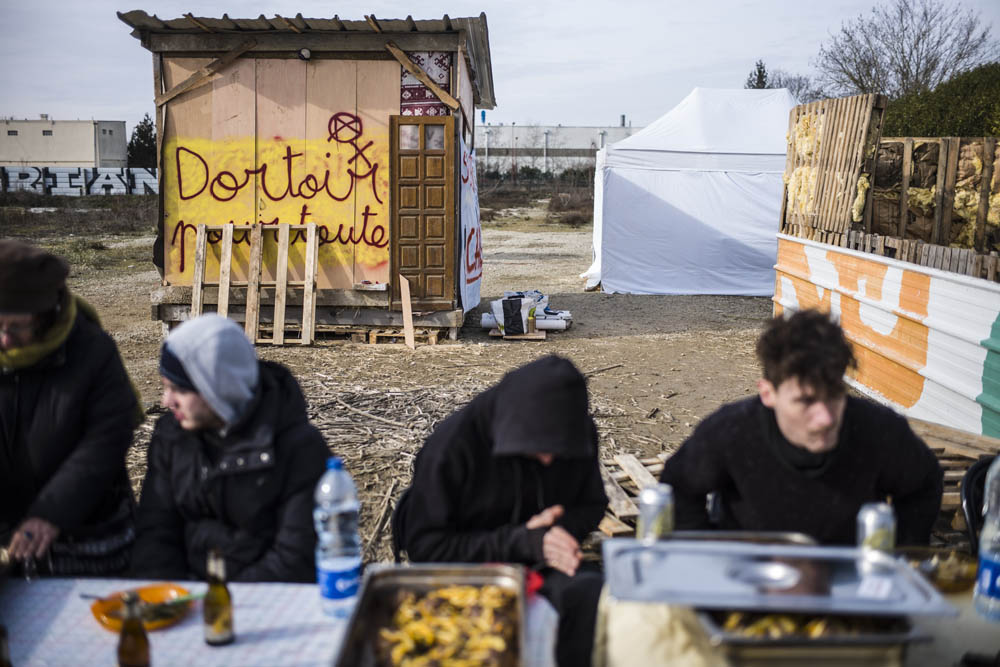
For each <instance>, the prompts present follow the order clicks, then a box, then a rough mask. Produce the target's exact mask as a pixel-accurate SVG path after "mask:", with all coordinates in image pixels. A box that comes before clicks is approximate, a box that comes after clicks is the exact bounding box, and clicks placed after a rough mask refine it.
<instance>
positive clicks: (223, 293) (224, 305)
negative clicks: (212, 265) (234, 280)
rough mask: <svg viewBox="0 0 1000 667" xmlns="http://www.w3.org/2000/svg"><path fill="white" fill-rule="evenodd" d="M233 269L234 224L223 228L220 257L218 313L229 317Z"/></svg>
mask: <svg viewBox="0 0 1000 667" xmlns="http://www.w3.org/2000/svg"><path fill="white" fill-rule="evenodd" d="M232 269H233V223H229V224H228V225H225V226H224V227H223V228H222V250H221V254H220V255H219V298H218V307H217V308H216V312H218V313H219V315H222V316H223V317H228V316H229V281H230V277H231V274H232Z"/></svg>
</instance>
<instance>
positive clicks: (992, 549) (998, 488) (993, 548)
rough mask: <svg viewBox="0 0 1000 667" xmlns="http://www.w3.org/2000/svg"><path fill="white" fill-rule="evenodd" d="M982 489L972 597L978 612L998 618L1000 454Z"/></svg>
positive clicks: (999, 590) (989, 617) (993, 618)
mask: <svg viewBox="0 0 1000 667" xmlns="http://www.w3.org/2000/svg"><path fill="white" fill-rule="evenodd" d="M983 491H984V493H983V514H984V517H983V529H982V530H981V531H980V533H979V575H978V577H977V578H976V592H975V594H974V596H975V603H976V611H978V612H979V613H980V615H982V616H983V617H984V618H988V619H990V620H991V621H1000V456H997V457H996V458H995V459H994V460H993V463H992V464H991V465H990V469H989V471H988V472H987V473H986V487H985V488H984V489H983Z"/></svg>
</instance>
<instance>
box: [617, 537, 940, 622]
mask: <svg viewBox="0 0 1000 667" xmlns="http://www.w3.org/2000/svg"><path fill="white" fill-rule="evenodd" d="M603 549H604V570H605V575H606V577H607V581H608V586H609V588H610V591H611V595H613V596H614V597H616V598H618V599H621V600H637V601H645V602H669V603H672V604H683V605H688V606H692V607H698V608H702V609H741V610H767V611H789V612H801V613H824V614H858V615H891V616H906V615H929V616H957V615H958V611H957V610H956V609H955V608H954V607H953V606H952V605H950V604H949V603H948V602H947V601H945V600H944V599H943V598H942V597H941V596H940V595H939V594H938V593H937V591H935V590H934V588H933V587H932V586H931V585H930V584H929V583H928V582H927V581H925V580H924V579H923V577H921V576H920V575H919V574H918V573H917V572H916V571H914V570H913V569H912V568H911V567H910V566H909V565H908V564H907V563H905V562H903V561H901V560H896V559H894V558H893V557H892V556H890V555H888V554H885V553H882V552H874V553H872V552H863V551H861V550H858V549H855V548H853V547H819V546H795V545H762V544H748V543H745V542H704V541H686V540H666V541H659V542H656V543H655V544H652V545H644V544H642V543H641V542H639V541H638V540H633V539H608V540H605V541H604V545H603Z"/></svg>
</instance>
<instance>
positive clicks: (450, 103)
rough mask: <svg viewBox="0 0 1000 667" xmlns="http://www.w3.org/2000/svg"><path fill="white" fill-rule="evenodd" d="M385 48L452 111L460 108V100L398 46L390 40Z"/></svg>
mask: <svg viewBox="0 0 1000 667" xmlns="http://www.w3.org/2000/svg"><path fill="white" fill-rule="evenodd" d="M385 48H386V50H387V51H388V52H389V53H391V54H392V57H393V58H395V59H396V61H397V62H399V64H400V65H402V66H403V69H405V70H406V71H407V72H409V73H410V74H412V75H413V76H414V77H416V79H417V80H418V81H419V82H420V83H422V84H424V85H425V86H426V87H427V89H428V90H429V91H431V92H432V93H434V95H435V96H436V97H437V98H438V99H439V100H441V101H442V102H443V103H444V105H445V106H447V107H448V108H449V109H451V110H452V111H455V110H457V109H458V107H459V106H460V105H459V103H458V100H456V99H455V98H454V97H452V96H451V95H449V94H448V92H447V91H445V90H443V89H442V88H441V86H439V85H437V84H436V83H434V81H432V80H431V78H430V77H429V76H427V73H426V72H425V71H424V70H422V69H420V67H418V66H417V65H416V64H415V63H414V62H413V61H412V60H410V58H409V57H408V56H407V55H406V54H405V53H404V52H403V51H402V50H401V49H400V48H399V47H398V46H396V45H395V44H394V43H393V42H391V41H389V42H386V43H385Z"/></svg>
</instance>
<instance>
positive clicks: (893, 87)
mask: <svg viewBox="0 0 1000 667" xmlns="http://www.w3.org/2000/svg"><path fill="white" fill-rule="evenodd" d="M997 54H998V48H997V44H996V43H995V42H994V41H992V40H991V39H990V31H989V25H986V26H984V25H982V22H981V21H980V18H979V14H978V13H976V12H973V11H972V10H965V11H962V9H961V8H957V7H956V6H955V5H954V4H953V3H951V2H946V1H943V0H888V1H887V2H885V3H883V4H880V5H877V6H875V7H873V8H872V10H871V14H870V15H867V16H865V15H861V16H858V17H856V18H855V19H853V20H851V21H848V22H847V23H844V24H842V25H841V27H840V32H839V33H837V34H835V35H831V36H830V40H829V41H828V42H827V43H825V44H823V45H821V46H820V50H819V55H818V56H817V57H816V62H815V67H816V69H817V70H818V71H819V77H818V82H819V84H820V87H821V88H822V89H823V90H824V91H825V92H826V93H828V94H830V95H837V96H840V95H857V94H860V93H885V94H887V95H889V97H891V98H898V97H901V96H903V95H907V94H910V93H916V92H921V91H926V90H932V89H934V87H935V86H937V85H938V84H939V83H941V82H943V81H946V80H947V79H949V78H951V77H952V76H954V75H955V74H958V73H960V72H964V71H966V70H968V69H971V68H973V67H976V66H978V65H981V64H983V63H985V62H988V61H990V60H992V59H993V58H995V57H996V56H997Z"/></svg>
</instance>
